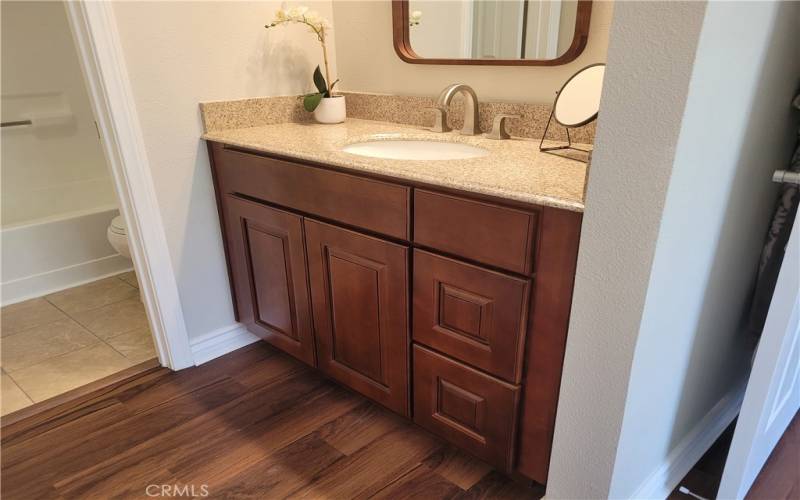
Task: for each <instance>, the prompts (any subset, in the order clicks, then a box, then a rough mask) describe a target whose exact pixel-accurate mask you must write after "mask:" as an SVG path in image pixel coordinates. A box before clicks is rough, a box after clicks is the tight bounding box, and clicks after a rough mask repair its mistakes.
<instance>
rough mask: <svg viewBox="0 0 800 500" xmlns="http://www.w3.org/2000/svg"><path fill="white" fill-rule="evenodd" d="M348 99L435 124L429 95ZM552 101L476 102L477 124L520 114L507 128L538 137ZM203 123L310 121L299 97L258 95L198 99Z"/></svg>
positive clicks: (372, 111) (359, 108)
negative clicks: (201, 101)
mask: <svg viewBox="0 0 800 500" xmlns="http://www.w3.org/2000/svg"><path fill="white" fill-rule="evenodd" d="M342 94H343V95H345V96H346V97H347V116H348V117H349V118H361V119H365V120H376V121H385V122H393V123H401V124H405V125H416V126H424V127H428V126H431V125H433V113H432V112H431V111H427V110H425V108H428V107H432V106H433V105H434V102H435V101H434V99H433V98H431V97H412V96H394V95H386V94H368V93H362V92H342ZM463 109H464V108H463V98H462V97H461V96H457V97H456V98H455V99H453V102H452V103H451V105H450V112H449V113H448V123H449V124H450V126H451V127H452V128H453V129H459V128H461V126H462V125H463V117H464V111H463ZM550 109H551V106H550V105H545V104H529V103H507V102H482V103H480V127H481V130H483V131H484V132H488V131H489V130H490V129H491V128H492V119H493V118H494V117H495V116H496V115H497V114H499V113H506V114H516V115H520V116H521V117H522V118H521V119H518V120H509V121H507V122H506V129H507V130H508V132H509V133H510V134H511V135H513V136H516V137H528V138H534V139H538V138H540V137H541V136H542V132H544V128H545V126H546V125H547V118H548V117H549V116H550ZM200 110H201V115H202V118H203V127H204V129H205V131H206V132H215V131H219V130H228V129H233V128H247V127H259V126H262V125H270V124H275V123H286V122H311V121H312V118H311V114H310V113H306V112H305V111H304V110H303V106H302V101H301V99H300V97H299V96H282V97H258V98H253V99H240V100H236V101H215V102H205V103H200ZM594 132H595V122H592V123H590V124H589V125H586V126H583V127H579V128H575V129H572V130H571V131H570V135H571V137H572V140H573V142H577V143H585V144H591V143H592V142H593V141H594ZM548 138H549V139H564V140H565V139H566V134H565V133H564V127H561V126H560V125H558V124H557V123H555V122H553V124H552V125H551V127H550V133H549V137H548Z"/></svg>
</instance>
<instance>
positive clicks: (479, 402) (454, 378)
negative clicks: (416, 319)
mask: <svg viewBox="0 0 800 500" xmlns="http://www.w3.org/2000/svg"><path fill="white" fill-rule="evenodd" d="M518 402H519V387H518V386H515V385H511V384H508V383H505V382H503V381H501V380H497V379H495V378H494V377H490V376H489V375H485V374H483V373H481V372H479V371H477V370H475V369H473V368H469V367H468V366H466V365H462V364H461V363H458V362H456V361H453V360H452V359H449V358H447V357H445V356H442V355H440V354H437V353H434V352H432V351H429V350H428V349H425V348H424V347H420V346H418V345H414V421H415V422H416V423H417V424H419V425H421V426H422V427H425V428H426V429H429V430H430V431H432V432H434V433H435V434H437V435H439V436H442V437H443V438H445V439H447V440H448V441H450V442H452V443H453V444H455V445H456V446H460V447H462V448H464V449H466V450H467V451H469V452H470V453H472V454H474V455H476V456H477V457H480V458H482V459H483V460H486V461H487V462H489V463H491V464H492V465H494V466H495V467H497V468H499V469H500V470H502V471H506V472H508V471H510V470H511V466H512V465H513V464H512V457H513V453H514V434H515V431H516V424H517V404H518Z"/></svg>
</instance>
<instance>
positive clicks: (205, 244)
mask: <svg viewBox="0 0 800 500" xmlns="http://www.w3.org/2000/svg"><path fill="white" fill-rule="evenodd" d="M306 4H307V5H309V6H310V7H311V8H312V9H316V10H318V11H320V12H321V13H322V14H323V15H325V16H327V17H329V18H330V16H331V3H330V1H329V0H326V1H322V2H306ZM279 6H280V2H223V1H217V2H117V3H115V4H114V12H115V15H116V17H117V24H118V26H119V31H120V36H121V38H122V44H123V49H124V53H125V61H126V64H127V68H128V74H129V75H130V79H131V85H132V87H133V93H134V98H135V100H136V108H137V112H138V115H139V119H140V121H141V126H142V132H143V135H144V141H145V146H146V148H147V157H148V161H149V162H150V168H151V169H152V175H153V180H154V183H155V186H156V191H157V192H156V195H157V197H158V203H159V206H160V210H161V215H162V217H163V219H164V227H165V230H166V233H167V243H168V245H169V249H170V253H171V256H172V261H173V267H174V269H175V271H176V274H177V276H176V278H177V282H178V289H179V292H180V296H181V304H182V306H183V311H184V314H185V317H186V326H187V328H188V330H189V336H190V337H197V336H201V335H203V334H206V333H209V332H211V331H213V330H216V329H218V328H224V327H227V326H229V325H231V324H233V322H234V318H233V310H232V307H231V302H230V293H229V289H228V278H227V273H226V270H225V259H224V255H223V250H222V244H221V238H220V230H219V223H218V222H217V209H216V201H215V198H214V192H213V187H212V183H211V172H210V170H209V165H208V154H207V152H206V149H205V143H203V142H202V141H201V140H200V135H201V134H202V127H201V123H200V111H199V109H198V103H199V102H201V101H208V100H218V99H234V98H243V97H255V96H264V95H286V94H298V93H303V92H307V91H310V90H311V88H312V83H311V73H312V71H313V69H314V67H315V66H316V65H317V64H320V63H321V62H322V53H321V49H320V46H319V43H318V42H317V40H316V38H315V37H314V36H313V35H312V34H310V33H309V32H308V29H307V28H305V27H301V26H289V27H284V28H278V29H275V30H270V31H269V32H267V30H265V29H264V28H263V26H264V24H266V23H268V22H269V21H270V20H271V19H272V16H273V13H274V12H275V10H276V9H277V8H278V7H279ZM332 48H333V44H331V45H330V47H329V57H330V58H331V59H335V55H334V54H333V50H331V49H332ZM154 54H157V57H154ZM334 63H335V61H334Z"/></svg>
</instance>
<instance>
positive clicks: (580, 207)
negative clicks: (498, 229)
mask: <svg viewBox="0 0 800 500" xmlns="http://www.w3.org/2000/svg"><path fill="white" fill-rule="evenodd" d="M201 139H203V140H204V141H208V142H217V143H220V144H226V145H228V146H235V147H239V148H243V149H248V150H250V151H256V152H260V153H267V154H274V155H279V156H282V157H285V158H293V159H297V160H306V161H313V162H316V163H321V164H329V165H332V166H334V167H339V168H342V169H346V170H348V171H349V172H353V173H356V174H357V173H368V174H375V175H380V176H382V177H387V178H391V179H397V180H398V181H404V180H405V181H412V182H422V183H425V184H429V185H431V186H440V187H444V188H448V189H454V190H457V191H463V192H465V193H475V194H481V195H486V196H492V197H495V198H499V199H504V200H512V201H516V202H522V203H529V204H532V205H539V206H542V207H550V208H558V209H563V210H567V211H570V212H578V213H583V211H584V209H585V204H584V203H578V202H570V201H564V200H561V199H558V198H553V197H548V196H542V195H526V194H524V193H513V192H507V191H504V190H501V189H496V188H492V187H490V186H483V185H466V186H465V185H464V184H463V183H456V182H447V179H442V178H440V177H426V176H424V175H417V176H412V175H405V174H404V173H403V172H398V173H396V172H386V171H385V170H382V169H377V168H376V169H370V168H369V167H366V166H362V165H357V166H356V165H352V164H347V163H346V162H339V161H332V160H330V159H328V158H321V157H319V156H315V155H313V154H303V153H298V152H296V151H287V150H285V149H280V148H269V147H265V146H260V145H253V144H251V143H247V142H244V141H236V140H232V139H230V138H227V137H219V136H217V135H216V134H215V132H207V133H204V134H202V135H201Z"/></svg>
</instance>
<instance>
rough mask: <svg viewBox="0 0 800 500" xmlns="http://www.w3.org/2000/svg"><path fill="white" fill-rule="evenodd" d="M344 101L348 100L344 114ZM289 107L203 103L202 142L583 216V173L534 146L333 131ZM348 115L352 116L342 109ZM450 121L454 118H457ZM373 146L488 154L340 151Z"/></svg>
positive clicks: (387, 126)
mask: <svg viewBox="0 0 800 500" xmlns="http://www.w3.org/2000/svg"><path fill="white" fill-rule="evenodd" d="M350 99H351V97H350V96H348V106H350ZM414 99H417V98H414ZM295 101H296V99H295V98H286V97H280V98H274V101H272V102H273V104H275V106H268V105H266V104H265V103H266V102H267V101H266V100H265V99H248V100H244V101H229V102H227V103H205V104H203V105H202V110H203V117H204V123H205V125H206V127H207V132H206V133H205V134H204V135H203V138H204V139H206V140H208V141H214V142H219V143H222V144H226V145H229V146H235V147H239V148H245V149H248V150H253V151H260V152H264V153H269V154H275V155H280V156H284V157H290V158H296V159H301V160H307V161H312V162H316V163H323V164H327V165H333V166H336V167H342V168H346V169H351V170H354V171H361V172H365V173H370V174H375V175H382V176H387V177H392V178H396V179H399V180H408V181H413V182H420V183H424V184H428V185H432V186H442V187H445V188H450V189H457V190H463V191H467V192H471V193H477V194H482V195H487V196H493V197H497V198H503V199H508V200H514V201H518V202H523V203H533V204H536V205H542V206H549V207H554V208H562V209H565V210H571V211H576V212H582V211H583V198H584V186H585V184H586V171H587V168H586V165H585V164H584V163H581V162H578V161H575V160H571V159H569V158H563V157H560V156H556V155H552V154H546V153H542V152H540V151H539V147H538V146H539V141H538V140H535V139H526V138H514V139H509V140H502V141H496V140H490V139H487V138H485V137H483V136H462V135H460V134H458V132H455V131H454V132H449V133H445V134H440V133H435V132H430V131H428V130H427V129H425V128H423V127H422V126H410V125H402V124H398V123H391V122H385V121H376V120H366V119H360V118H352V117H350V118H348V119H347V120H346V121H345V123H342V124H338V125H319V124H314V123H310V122H308V121H298V120H303V119H304V116H303V115H302V114H298V113H296V112H295V110H294V104H295ZM355 101H356V102H358V101H359V99H355ZM358 106H359V105H356V106H355V107H356V109H358ZM414 107H416V105H415V106H414ZM254 110H256V111H254ZM348 112H349V113H350V116H352V112H351V111H350V107H348ZM391 114H392V113H388V115H391ZM485 114H486V113H484V114H483V115H482V116H484V115H485ZM386 115H387V113H384V114H383V116H386ZM450 115H451V116H461V115H460V114H459V113H458V112H457V111H453V112H451V113H450ZM375 116H376V117H377V113H376V115H375ZM256 117H258V119H256ZM544 119H545V120H546V119H547V115H545V117H544ZM482 121H483V120H482ZM489 121H491V117H489ZM514 121H518V120H512V123H513V122H514ZM264 122H267V123H264ZM270 122H271V123H270ZM488 126H489V127H490V125H488ZM376 138H379V139H384V140H392V139H394V140H397V139H411V140H414V139H421V140H437V141H455V142H462V143H466V144H470V145H473V146H478V147H481V148H484V149H487V150H489V152H490V154H489V155H488V156H486V157H482V158H472V159H465V160H422V161H411V160H389V159H381V158H369V157H363V156H357V155H353V154H349V153H345V152H343V151H341V149H342V147H343V146H345V145H347V144H352V143H355V142H360V141H364V140H370V139H376Z"/></svg>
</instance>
